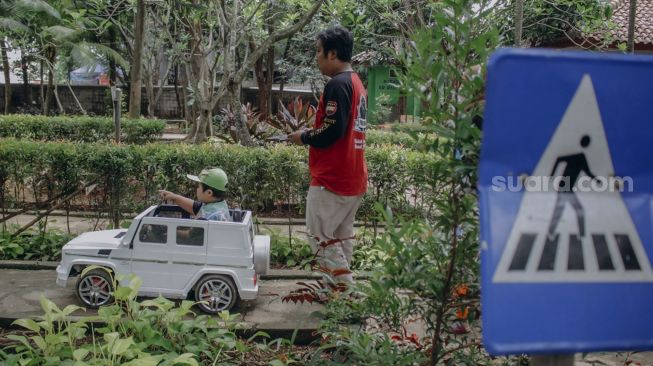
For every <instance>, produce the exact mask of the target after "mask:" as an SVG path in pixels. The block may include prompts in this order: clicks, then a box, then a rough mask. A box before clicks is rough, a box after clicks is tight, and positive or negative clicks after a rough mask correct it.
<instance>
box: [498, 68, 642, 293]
mask: <svg viewBox="0 0 653 366" xmlns="http://www.w3.org/2000/svg"><path fill="white" fill-rule="evenodd" d="M558 172H560V173H558ZM532 176H533V177H538V179H539V180H540V181H544V180H546V181H547V182H549V183H550V184H549V185H548V188H547V189H545V187H544V185H541V187H540V189H538V190H537V191H527V192H525V193H524V195H523V198H522V202H521V206H520V208H519V212H518V213H517V219H516V221H515V224H514V226H513V228H512V231H511V233H510V236H509V238H508V243H507V245H506V248H505V249H504V251H503V255H502V256H501V261H500V262H499V266H498V267H497V270H496V272H495V275H494V279H493V281H494V282H629V281H653V272H652V271H651V265H650V262H649V260H648V258H647V256H646V252H645V251H644V248H643V246H642V242H641V240H640V238H639V235H638V233H637V231H636V230H635V226H634V225H633V223H632V220H631V219H630V214H629V213H628V210H627V209H626V206H625V205H624V202H623V200H622V198H621V194H620V192H619V191H618V189H617V188H619V187H615V186H614V185H613V186H612V187H604V186H603V185H606V184H609V183H616V184H618V182H619V181H618V180H617V179H608V178H616V177H615V174H614V168H613V166H612V160H611V158H610V149H609V147H608V143H607V140H606V137H605V131H604V128H603V123H602V121H601V114H600V111H599V108H598V104H597V101H596V96H595V93H594V88H593V85H592V79H591V77H590V76H589V75H584V76H583V78H582V80H581V82H580V85H579V86H578V89H577V90H576V93H575V95H574V97H573V99H572V101H571V103H570V104H569V107H568V108H567V110H566V112H565V114H564V116H563V118H562V121H561V122H560V124H559V125H558V128H557V129H556V130H555V133H554V134H553V137H552V138H551V140H550V142H549V144H548V146H547V148H546V150H545V151H544V154H543V155H542V158H541V159H540V161H539V163H538V164H537V166H536V168H535V171H534V172H533V174H532ZM583 176H584V177H587V178H590V179H584V180H582V181H584V182H586V183H587V188H588V189H579V188H581V187H580V186H577V184H579V178H583ZM559 177H564V178H567V179H566V180H564V179H556V178H559ZM597 177H603V178H604V179H598V178H597ZM532 181H533V180H528V182H532ZM599 182H600V183H599ZM556 183H557V184H556ZM592 184H594V185H595V186H596V188H598V189H596V190H594V189H592V188H593V187H592Z"/></svg>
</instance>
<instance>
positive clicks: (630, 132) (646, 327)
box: [479, 49, 653, 366]
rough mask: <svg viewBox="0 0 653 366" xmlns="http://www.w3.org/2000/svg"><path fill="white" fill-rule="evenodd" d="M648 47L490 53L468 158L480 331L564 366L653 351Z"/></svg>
mask: <svg viewBox="0 0 653 366" xmlns="http://www.w3.org/2000/svg"><path fill="white" fill-rule="evenodd" d="M652 95H653V57H650V56H633V55H619V54H597V53H589V52H587V53H583V52H560V51H551V50H548V51H547V50H518V49H513V50H509V49H508V50H500V51H498V52H496V53H495V54H494V55H493V56H492V57H491V59H490V61H489V63H488V84H487V98H486V100H487V106H486V110H485V121H484V126H483V127H484V131H483V132H484V136H483V143H482V151H481V163H480V168H479V201H480V213H481V215H480V216H481V285H482V289H483V291H482V296H481V303H482V304H481V306H482V313H483V339H484V343H485V346H486V349H487V350H488V351H489V352H490V353H491V354H493V355H506V354H524V353H528V354H533V355H534V357H533V359H532V365H534V366H535V365H538V366H540V365H556V366H561V365H572V364H573V354H574V353H576V352H592V351H611V350H614V351H616V350H624V351H625V350H633V349H638V350H645V349H653V337H652V336H651V334H653V333H651V329H653V312H651V311H650V303H651V302H652V301H653V269H652V264H651V263H652V260H651V258H653V230H651V227H652V226H653V225H652V224H653V219H652V217H653V174H651V169H652V168H651V167H652V166H653V153H651V150H650V146H651V142H652V141H653V125H651V120H652V118H653V117H652V116H653V103H651V96H652Z"/></svg>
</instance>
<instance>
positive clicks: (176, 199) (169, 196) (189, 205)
mask: <svg viewBox="0 0 653 366" xmlns="http://www.w3.org/2000/svg"><path fill="white" fill-rule="evenodd" d="M159 194H160V195H161V198H163V199H164V200H166V201H171V202H172V203H173V204H175V205H177V206H179V207H181V208H182V209H183V210H184V211H186V212H188V213H189V214H191V215H194V214H195V213H194V212H193V202H195V201H193V200H192V199H190V198H187V197H184V196H182V195H179V194H176V193H172V192H169V191H164V190H162V189H161V190H159Z"/></svg>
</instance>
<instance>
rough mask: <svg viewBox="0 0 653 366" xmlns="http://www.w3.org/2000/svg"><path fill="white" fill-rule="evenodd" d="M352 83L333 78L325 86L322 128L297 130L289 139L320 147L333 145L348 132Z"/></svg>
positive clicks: (299, 143)
mask: <svg viewBox="0 0 653 366" xmlns="http://www.w3.org/2000/svg"><path fill="white" fill-rule="evenodd" d="M351 97H352V89H351V84H349V83H346V82H343V81H342V80H332V81H330V82H329V83H328V84H327V86H326V87H325V88H324V95H323V97H322V100H323V102H324V111H325V113H324V119H323V120H322V125H320V128H317V129H312V130H308V131H302V132H295V133H293V134H291V135H290V136H289V139H290V140H292V141H293V142H294V143H296V144H298V145H310V146H313V147H318V148H325V147H329V146H331V145H332V144H333V143H335V142H336V141H338V139H340V138H341V137H342V136H344V135H345V132H347V124H348V122H349V116H350V114H351Z"/></svg>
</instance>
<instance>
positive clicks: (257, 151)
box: [0, 139, 439, 220]
mask: <svg viewBox="0 0 653 366" xmlns="http://www.w3.org/2000/svg"><path fill="white" fill-rule="evenodd" d="M367 160H368V171H369V190H368V194H367V195H365V198H364V200H363V204H362V206H361V209H360V211H359V216H358V219H360V220H365V219H366V217H367V218H368V219H371V218H373V217H374V216H373V208H372V206H373V203H374V202H377V201H380V202H382V203H383V204H384V205H392V207H393V208H395V209H396V210H398V212H401V213H403V214H406V215H408V216H411V217H417V216H420V217H421V216H424V215H426V216H428V215H432V214H434V212H435V207H434V206H433V204H432V203H430V200H429V199H428V197H430V195H432V194H433V191H434V190H435V189H436V188H437V186H438V184H439V183H438V178H439V176H438V175H437V174H436V167H437V166H438V164H439V163H438V161H439V160H438V158H437V157H436V156H434V155H432V154H428V153H420V152H417V151H411V150H406V149H402V148H400V147H397V146H390V145H383V146H379V147H375V146H371V147H369V148H368V149H367ZM306 161H307V152H306V149H303V148H301V147H296V146H289V145H282V144H275V145H273V146H270V147H268V148H247V147H243V146H240V145H227V144H224V145H222V144H221V145H211V144H204V145H183V144H145V145H122V146H118V145H114V144H107V145H105V144H85V143H81V144H80V143H76V144H73V143H66V142H47V143H42V142H30V141H23V140H21V141H19V140H15V139H3V140H1V141H0V183H1V185H0V199H2V200H4V202H1V203H0V204H3V205H4V206H5V207H6V206H7V205H8V203H9V202H12V204H16V205H22V204H25V203H27V202H30V199H29V197H28V198H24V196H23V195H22V194H21V192H23V191H24V189H25V188H29V189H30V190H31V191H33V192H35V193H36V195H35V197H34V198H35V199H36V200H37V201H38V202H43V201H47V200H50V199H52V198H54V197H56V196H58V195H60V194H62V193H65V192H71V191H74V190H76V189H77V188H78V187H80V186H81V185H82V183H84V184H88V183H91V182H95V183H97V189H96V191H95V193H94V194H95V196H91V197H90V198H79V199H78V201H76V202H78V203H80V204H84V205H85V206H89V205H91V206H92V207H95V208H96V209H100V210H105V211H108V212H110V213H111V216H112V217H114V218H116V217H121V216H122V214H121V213H122V212H139V211H141V210H142V209H143V208H145V207H147V206H148V205H150V204H155V203H159V202H160V198H159V197H158V195H157V190H158V189H167V190H170V191H175V192H178V193H181V194H184V195H187V196H191V197H192V196H194V194H195V186H194V183H193V182H191V181H190V180H188V179H187V178H186V174H188V173H197V172H199V171H201V170H202V169H204V168H206V167H211V166H219V167H221V168H223V169H224V170H225V171H226V172H227V175H228V176H229V203H230V205H232V206H239V207H243V208H246V209H251V210H253V211H255V212H261V211H265V210H271V209H272V207H273V205H275V204H276V203H278V202H286V203H290V204H297V205H299V206H300V208H303V206H304V201H305V195H306V191H307V189H308V184H309V174H308V166H307V162H306ZM407 192H408V193H407ZM97 195H100V196H101V197H100V199H98V197H97ZM93 198H95V199H96V201H98V202H96V201H83V200H84V199H86V200H91V199H93ZM93 205H99V206H93Z"/></svg>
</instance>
